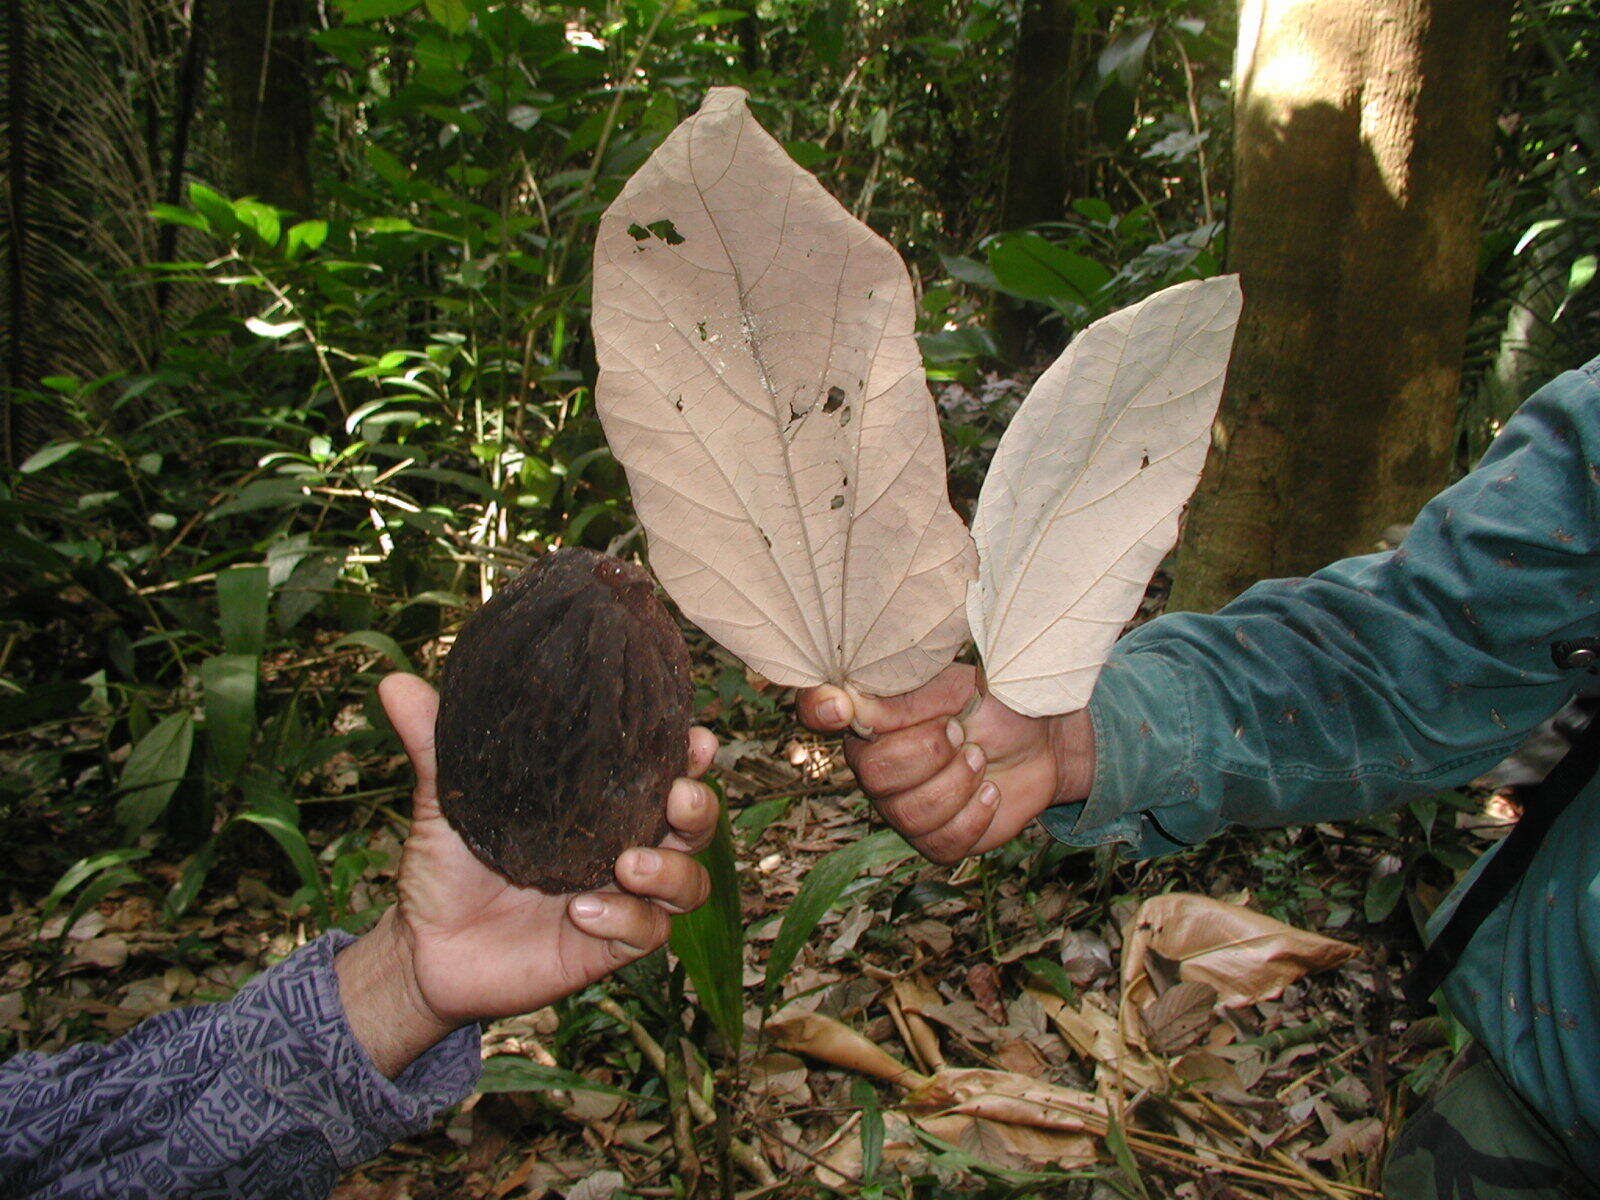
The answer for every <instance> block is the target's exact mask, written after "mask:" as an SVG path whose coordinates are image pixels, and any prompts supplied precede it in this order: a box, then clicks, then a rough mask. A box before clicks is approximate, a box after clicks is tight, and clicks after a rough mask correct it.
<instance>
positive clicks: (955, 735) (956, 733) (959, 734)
mask: <svg viewBox="0 0 1600 1200" xmlns="http://www.w3.org/2000/svg"><path fill="white" fill-rule="evenodd" d="M944 735H945V737H947V738H949V739H950V745H951V746H952V747H954V748H955V749H957V750H959V749H961V743H962V742H964V741H966V740H967V731H966V730H965V729H963V728H961V722H960V721H954V720H952V721H950V722H949V723H948V724H947V725H945V727H944Z"/></svg>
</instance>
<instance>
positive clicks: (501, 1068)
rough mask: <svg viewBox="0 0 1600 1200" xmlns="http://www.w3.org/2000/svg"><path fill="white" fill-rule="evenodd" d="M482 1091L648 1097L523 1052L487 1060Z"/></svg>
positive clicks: (633, 1098)
mask: <svg viewBox="0 0 1600 1200" xmlns="http://www.w3.org/2000/svg"><path fill="white" fill-rule="evenodd" d="M478 1090H479V1091H480V1092H553V1091H564V1092H599V1093H601V1094H602V1095H606V1096H622V1097H624V1098H626V1099H629V1100H644V1099H646V1097H645V1096H642V1095H640V1094H639V1093H638V1092H630V1091H628V1090H627V1089H626V1088H619V1087H614V1086H612V1085H611V1084H609V1083H599V1082H597V1081H596V1080H593V1079H589V1078H588V1077H586V1076H583V1075H580V1074H578V1073H577V1072H576V1071H564V1070H562V1069H561V1068H560V1067H547V1066H545V1065H544V1064H543V1063H537V1062H534V1061H533V1060H532V1059H528V1058H523V1057H522V1056H521V1055H519V1054H496V1055H493V1056H491V1057H489V1058H486V1059H484V1060H483V1077H482V1078H481V1079H479V1080H478Z"/></svg>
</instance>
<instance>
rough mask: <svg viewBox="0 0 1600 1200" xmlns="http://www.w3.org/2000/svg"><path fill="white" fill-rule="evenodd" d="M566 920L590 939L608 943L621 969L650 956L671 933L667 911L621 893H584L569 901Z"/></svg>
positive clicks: (636, 897) (646, 901)
mask: <svg viewBox="0 0 1600 1200" xmlns="http://www.w3.org/2000/svg"><path fill="white" fill-rule="evenodd" d="M567 916H568V917H569V918H570V919H571V921H572V923H573V924H574V925H576V926H577V927H578V928H579V929H580V930H581V931H583V932H584V933H586V934H588V935H589V936H590V937H593V938H598V939H600V940H601V941H603V942H605V943H607V946H608V948H609V949H610V951H611V956H612V958H613V959H614V960H615V962H616V963H617V965H621V964H622V963H625V962H630V961H632V960H633V959H635V958H638V957H639V956H640V955H644V954H648V953H650V951H652V950H654V949H655V948H656V947H657V946H659V945H661V944H662V943H664V942H665V941H666V940H667V938H668V937H669V936H670V935H671V933H672V918H671V917H670V916H668V915H667V912H666V910H665V909H663V908H661V907H659V906H658V905H656V904H653V903H651V902H650V901H649V900H645V899H643V898H641V897H639V896H629V895H625V894H623V893H621V892H585V893H583V894H582V895H579V896H574V897H573V898H572V899H571V900H569V901H567Z"/></svg>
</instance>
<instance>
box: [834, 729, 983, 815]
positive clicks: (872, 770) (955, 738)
mask: <svg viewBox="0 0 1600 1200" xmlns="http://www.w3.org/2000/svg"><path fill="white" fill-rule="evenodd" d="M961 743H962V733H961V726H960V725H959V724H958V723H957V722H956V721H955V720H954V718H952V717H945V718H943V719H942V720H940V719H935V720H932V721H925V722H923V723H922V724H920V725H913V726H911V727H910V728H909V729H901V730H897V731H896V732H894V733H890V734H886V735H885V736H883V737H879V738H876V739H874V740H873V741H870V742H864V741H862V740H860V739H859V738H847V739H845V744H844V756H845V758H846V759H847V760H848V761H849V763H850V769H851V770H852V771H854V772H855V773H856V779H857V780H858V781H859V782H860V784H861V790H862V791H864V792H866V794H867V795H869V796H871V797H873V798H875V799H876V798H879V797H882V796H892V795H894V794H895V793H897V792H904V791H907V790H909V789H911V788H914V787H920V786H921V785H922V784H924V783H926V782H927V781H928V780H930V779H932V778H933V777H934V776H935V775H936V774H938V773H939V772H940V771H942V770H944V768H945V767H946V765H947V764H948V763H949V762H950V760H951V759H952V758H954V757H955V754H956V751H957V750H958V749H959V748H960V746H961Z"/></svg>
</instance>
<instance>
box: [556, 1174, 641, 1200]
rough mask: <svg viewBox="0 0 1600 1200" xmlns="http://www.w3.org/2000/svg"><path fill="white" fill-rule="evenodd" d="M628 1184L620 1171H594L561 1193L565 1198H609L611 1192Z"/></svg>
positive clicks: (594, 1199) (596, 1199)
mask: <svg viewBox="0 0 1600 1200" xmlns="http://www.w3.org/2000/svg"><path fill="white" fill-rule="evenodd" d="M627 1186H628V1181H627V1180H626V1179H624V1178H623V1177H622V1172H621V1171H596V1172H595V1173H594V1174H592V1175H585V1176H584V1177H583V1178H582V1179H580V1180H578V1182H577V1183H575V1184H573V1185H572V1186H571V1187H569V1188H568V1189H567V1190H566V1191H564V1192H563V1193H562V1195H563V1196H565V1197H566V1200H611V1193H613V1192H618V1191H621V1190H622V1189H623V1188H625V1187H627Z"/></svg>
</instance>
